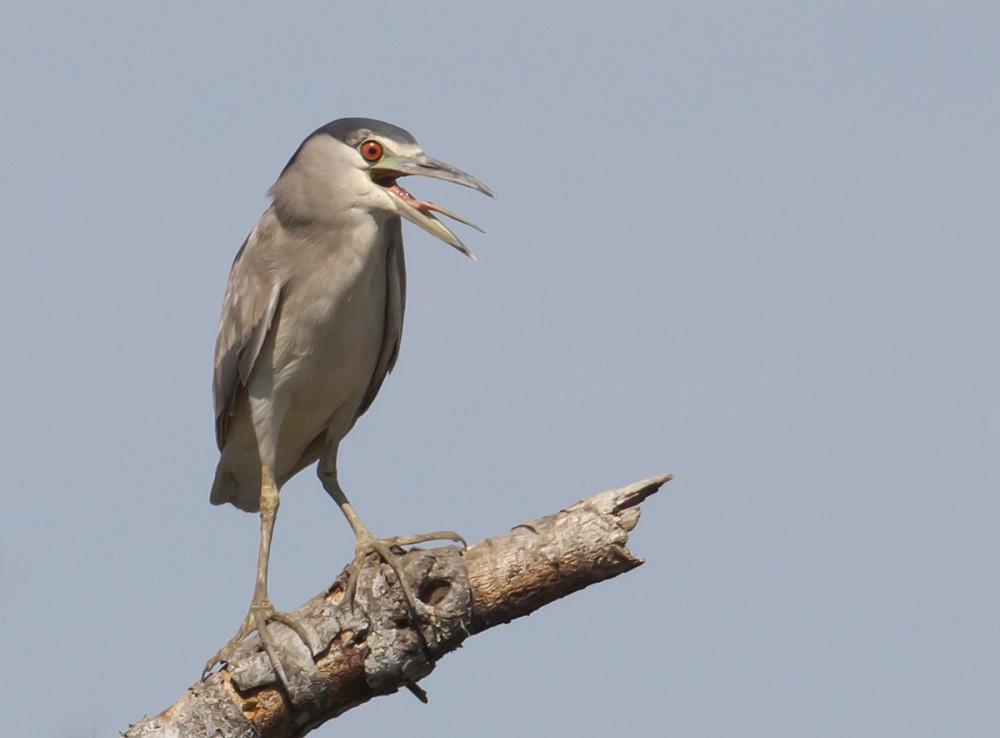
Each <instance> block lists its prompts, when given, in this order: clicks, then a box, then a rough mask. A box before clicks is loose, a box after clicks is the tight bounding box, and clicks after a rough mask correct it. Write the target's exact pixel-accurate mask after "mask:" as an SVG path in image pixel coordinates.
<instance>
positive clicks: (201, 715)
mask: <svg viewBox="0 0 1000 738" xmlns="http://www.w3.org/2000/svg"><path fill="white" fill-rule="evenodd" d="M670 479H671V476H670V475H666V476H662V477H656V478H653V479H647V480H645V481H642V482H637V483H635V484H632V485H630V486H628V487H624V488H622V489H618V490H612V491H609V492H604V493H602V494H599V495H596V496H595V497H591V498H589V499H587V500H583V501H581V502H578V503H576V504H575V505H573V506H571V507H568V508H566V509H565V510H563V511H561V512H558V513H555V514H554V515H549V516H546V517H544V518H541V519H539V520H532V521H529V522H527V523H522V524H521V525H519V526H517V527H515V528H514V529H513V530H511V531H510V532H508V533H505V534H503V535H501V536H497V537H495V538H488V539H486V540H484V541H481V542H479V543H476V544H474V545H472V546H469V548H468V549H465V550H462V549H460V548H458V547H456V546H445V547H441V548H435V549H432V550H413V551H410V552H409V553H407V554H406V555H405V556H404V557H403V562H404V563H403V567H404V572H405V574H406V577H407V579H408V581H409V583H410V585H411V587H412V588H413V591H414V592H416V593H417V596H418V598H419V600H420V603H421V605H422V606H423V608H424V610H425V612H424V613H423V614H422V617H421V618H420V620H421V626H420V631H419V632H418V631H417V630H416V629H415V626H414V624H413V623H412V622H410V621H411V619H410V618H409V617H408V615H407V610H406V607H405V603H404V600H403V596H402V593H401V591H400V589H399V588H398V587H396V586H393V585H394V583H395V574H394V573H393V571H392V569H391V568H390V567H388V566H387V565H385V564H383V563H380V562H378V561H377V560H376V559H375V558H374V557H371V558H370V559H369V563H368V564H367V565H366V566H365V567H364V568H363V569H362V571H361V573H360V575H359V577H358V586H357V593H356V597H355V603H354V607H353V610H352V608H351V607H350V606H349V605H348V603H346V602H344V590H345V586H346V581H347V579H346V574H344V573H342V574H341V575H340V576H339V577H337V579H336V580H334V582H333V584H331V585H330V587H328V588H327V589H326V590H324V591H323V592H321V593H320V594H319V595H317V596H316V597H314V598H313V599H312V600H310V601H309V602H307V603H306V604H304V605H303V606H302V607H300V608H299V609H298V610H296V611H295V616H296V617H297V618H298V619H299V621H300V622H301V623H302V624H303V625H304V626H305V628H306V630H307V631H308V632H309V633H310V634H311V636H312V638H311V640H312V644H310V645H311V651H312V653H310V648H308V647H307V646H306V645H305V644H303V643H302V642H301V641H300V640H299V638H298V637H297V636H296V635H295V634H294V632H292V631H291V630H290V629H289V628H287V627H286V626H284V625H283V624H280V623H272V624H271V625H269V626H268V627H269V628H270V630H271V632H272V633H273V634H274V636H275V639H276V640H277V642H278V644H279V647H280V657H281V661H282V665H283V666H284V669H285V672H286V674H287V677H288V682H289V684H288V688H287V689H284V688H282V687H281V686H280V684H279V683H278V682H277V679H276V677H275V675H274V672H273V670H272V668H271V663H270V660H269V659H268V656H267V654H266V653H264V652H263V651H262V650H260V641H259V638H258V637H256V636H255V637H253V638H251V639H249V640H248V641H247V642H246V643H245V644H243V645H242V646H241V647H240V649H239V650H238V651H237V653H236V655H235V656H234V657H233V659H232V661H231V662H230V663H229V664H228V665H227V667H226V668H225V669H223V670H222V671H220V672H218V673H216V674H212V675H211V676H209V677H208V678H207V679H206V680H204V681H201V682H197V683H196V684H195V685H193V686H192V687H191V688H190V689H189V690H188V691H187V693H186V694H185V695H184V696H183V697H181V698H180V699H179V700H178V701H177V702H176V703H175V704H174V705H173V706H171V707H169V708H167V709H166V710H164V711H163V712H162V713H160V714H159V715H157V716H156V717H154V718H151V719H147V720H142V721H140V722H139V723H137V724H136V725H133V726H132V727H131V728H130V729H129V730H128V732H127V733H125V737H126V738H152V737H153V736H157V737H159V736H162V737H163V738H167V737H171V738H172V737H174V736H184V737H185V738H200V737H202V736H204V737H205V738H208V737H209V736H212V737H216V738H217V737H218V736H226V737H227V738H230V737H231V738H237V737H238V738H258V737H260V738H272V737H273V738H278V737H279V736H280V737H281V738H287V737H291V736H302V735H305V734H306V733H308V732H309V731H310V730H312V729H313V728H315V727H317V726H319V725H321V724H322V723H324V722H326V721H327V720H330V719H331V718H334V717H336V716H337V715H339V714H341V713H342V712H345V711H347V710H349V709H350V708H352V707H354V706H355V705H359V704H361V703H363V702H366V701H368V700H369V699H371V698H372V697H375V696H377V695H381V694H391V693H392V692H395V691H397V690H398V689H399V688H400V687H409V688H410V689H412V690H413V691H414V693H415V694H417V695H418V696H421V695H422V691H421V690H420V688H419V687H417V686H416V682H417V681H418V680H420V679H422V678H423V677H425V676H427V674H429V673H430V672H431V670H432V669H433V668H434V664H435V662H436V661H437V660H438V659H440V658H441V657H442V656H443V655H444V654H446V653H448V652H449V651H452V650H454V649H456V648H458V646H459V645H460V644H461V643H462V641H463V640H465V638H467V637H468V636H470V635H473V634H475V633H479V632H481V631H483V630H486V629H487V628H490V627H492V626H494V625H498V624H500V623H507V622H510V621H511V620H513V619H514V618H518V617H521V616H522V615H527V614H529V613H531V612H533V611H534V610H537V609H538V608H540V607H542V606H543V605H546V604H548V603H549V602H552V601H553V600H556V599H559V598H560V597H564V596H566V595H568V594H570V593H572V592H575V591H577V590H580V589H583V588H584V587H586V586H588V585H590V584H594V583H595V582H600V581H603V580H605V579H609V578H611V577H614V576H617V575H618V574H622V573H623V572H626V571H629V570H630V569H634V568H635V567H637V566H639V565H640V564H642V563H643V560H642V559H641V558H638V557H635V556H633V555H632V554H631V553H630V552H629V550H628V549H627V548H626V543H627V542H628V534H629V531H631V530H632V529H633V528H634V527H635V526H636V524H637V523H638V522H639V508H638V505H639V503H641V502H642V501H643V500H644V499H646V497H648V496H649V495H651V494H653V493H654V492H656V490H657V489H659V488H660V486H661V485H663V484H664V483H665V482H667V481H669V480H670ZM421 634H422V635H421Z"/></svg>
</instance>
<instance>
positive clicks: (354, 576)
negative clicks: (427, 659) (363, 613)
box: [345, 530, 468, 648]
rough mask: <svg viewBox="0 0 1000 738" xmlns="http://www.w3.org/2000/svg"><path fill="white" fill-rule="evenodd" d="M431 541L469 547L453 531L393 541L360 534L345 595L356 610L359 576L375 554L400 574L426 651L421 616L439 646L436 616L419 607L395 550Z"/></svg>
mask: <svg viewBox="0 0 1000 738" xmlns="http://www.w3.org/2000/svg"><path fill="white" fill-rule="evenodd" d="M429 541H454V542H455V543H460V544H461V545H462V548H467V547H468V544H467V543H466V542H465V539H464V538H462V536H460V535H459V534H458V533H455V532H454V531H450V530H440V531H436V532H434V533H422V534H419V535H414V536H393V537H391V538H376V537H375V536H373V535H372V534H371V533H369V532H368V531H366V530H362V531H361V532H360V533H358V540H357V545H356V546H355V554H354V561H352V562H351V563H350V565H348V567H347V571H348V580H347V591H346V593H345V597H346V598H347V602H348V603H349V604H350V606H351V607H352V608H353V607H354V595H355V593H356V592H357V586H358V575H359V574H360V573H361V569H362V567H364V564H365V561H366V560H367V559H368V557H369V556H370V555H371V554H373V553H374V554H377V555H378V557H379V558H380V559H382V561H384V562H385V563H387V564H388V565H389V566H390V567H391V568H392V570H393V571H394V572H395V573H396V579H397V580H398V581H399V587H400V589H401V590H402V591H403V598H404V599H405V601H406V609H407V610H408V611H409V614H410V617H411V618H412V620H413V624H414V626H415V627H414V629H415V630H416V631H417V634H418V635H419V636H420V641H421V643H422V644H423V646H424V647H425V648H426V646H427V642H426V640H425V639H424V633H423V630H421V628H420V619H421V615H423V616H424V618H425V619H426V620H427V622H428V624H429V625H430V626H431V632H432V633H433V634H434V639H435V641H437V642H439V641H440V635H439V633H438V627H437V619H436V617H435V616H434V613H433V612H430V611H428V610H427V608H425V607H422V606H421V605H419V604H418V603H417V597H416V595H415V594H414V593H413V588H412V587H410V585H409V583H408V582H407V581H406V576H405V575H404V573H403V565H402V560H401V556H402V554H401V553H397V552H396V551H394V550H393V549H397V550H400V551H401V549H400V547H401V546H411V545H414V544H417V543H427V542H429ZM403 553H405V552H403Z"/></svg>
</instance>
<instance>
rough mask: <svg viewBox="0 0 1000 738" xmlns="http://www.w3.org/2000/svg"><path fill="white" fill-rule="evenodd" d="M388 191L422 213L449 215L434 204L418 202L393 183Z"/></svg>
mask: <svg viewBox="0 0 1000 738" xmlns="http://www.w3.org/2000/svg"><path fill="white" fill-rule="evenodd" d="M387 189H388V190H389V192H391V193H392V194H394V195H395V196H396V197H398V198H399V199H400V200H403V201H405V202H406V204H407V205H409V206H411V207H413V208H416V209H417V210H419V211H420V212H422V213H426V214H430V213H431V212H436V213H444V214H445V215H447V213H445V211H444V210H442V209H441V208H439V207H438V206H437V205H434V204H433V203H429V202H424V201H423V200H418V199H417V198H415V197H414V196H413V195H411V194H410V193H409V192H407V191H406V190H404V189H403V188H402V187H400V186H399V185H398V184H397V183H395V182H393V183H392V185H390V186H389V187H388V188H387Z"/></svg>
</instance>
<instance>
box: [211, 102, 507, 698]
mask: <svg viewBox="0 0 1000 738" xmlns="http://www.w3.org/2000/svg"><path fill="white" fill-rule="evenodd" d="M407 176H424V177H432V178H435V179H440V180H444V181H446V182H451V183H454V184H458V185H462V186H465V187H469V188H471V189H473V190H477V191H479V192H481V193H483V194H485V195H488V196H490V197H493V198H496V195H495V194H494V193H493V191H492V190H491V189H490V188H489V187H487V186H486V185H485V184H483V183H482V182H480V181H479V180H478V179H476V178H475V177H473V176H472V175H470V174H467V173H465V172H463V171H462V170H460V169H457V168H455V167H453V166H451V165H450V164H446V163H445V162H443V161H440V160H438V159H435V158H433V157H431V156H429V155H427V154H426V153H424V151H423V149H422V148H421V146H420V144H419V143H418V142H417V140H416V139H415V138H414V137H413V135H412V134H410V133H409V132H408V131H406V130H404V129H402V128H400V127H398V126H395V125H392V124H391V123H386V122H383V121H379V120H374V119H371V118H341V119H339V120H335V121H333V122H331V123H328V124H326V125H324V126H322V127H320V128H317V129H316V130H315V131H313V132H312V133H311V134H310V135H308V136H307V137H306V138H305V140H304V141H303V142H302V143H301V145H300V146H299V147H298V149H297V150H296V151H295V153H294V154H293V155H292V157H291V159H290V160H289V161H288V163H287V164H286V165H285V167H284V169H283V170H282V172H281V174H280V175H279V176H278V178H277V180H276V181H275V183H274V184H273V185H272V186H271V188H270V189H269V190H268V195H269V197H270V199H271V202H270V206H269V207H268V208H267V209H266V210H265V212H264V213H263V215H262V216H261V217H260V219H259V220H258V221H257V223H256V225H255V226H254V228H253V230H252V231H251V232H250V235H249V236H247V238H246V240H245V241H244V242H243V245H242V247H241V248H240V249H239V252H238V253H237V255H236V258H235V260H234V262H233V265H232V269H231V271H230V274H229V282H228V284H227V287H226V292H225V298H224V301H223V307H222V316H221V318H220V321H219V330H218V338H217V341H216V347H215V374H214V381H213V396H214V400H215V431H216V441H217V443H218V447H219V451H220V457H219V461H218V464H217V466H216V471H215V479H214V482H213V485H212V490H211V495H210V500H211V502H212V503H213V504H215V505H224V504H227V503H229V504H232V505H234V506H235V507H237V508H239V509H240V510H244V511H247V512H259V513H260V548H259V554H258V559H257V577H256V584H255V587H254V592H253V598H252V600H251V604H250V608H249V611H248V613H247V616H246V618H245V619H244V620H243V622H242V624H241V625H240V627H239V629H238V630H237V632H236V635H235V636H233V638H232V639H231V640H230V641H229V642H228V643H227V644H226V646H224V647H223V648H222V649H221V650H220V651H219V652H218V653H217V654H216V655H215V656H213V657H212V658H211V659H209V661H208V663H207V664H206V665H205V669H204V671H203V677H204V676H206V675H207V674H209V673H210V672H211V671H212V670H213V669H214V667H215V666H216V665H218V664H220V663H228V661H229V659H230V658H231V657H232V655H233V653H234V651H235V650H236V648H237V647H238V646H239V645H240V644H241V643H242V642H243V641H244V640H245V639H246V638H247V637H248V636H250V635H251V634H253V633H254V632H255V631H256V632H258V633H259V635H260V639H261V641H262V643H263V645H264V648H265V650H266V652H267V653H268V655H269V657H270V659H271V662H272V664H273V668H274V670H275V672H276V674H277V675H278V677H279V678H280V679H281V681H282V683H285V684H287V679H286V675H285V672H284V670H283V668H282V665H281V662H280V659H279V658H278V657H277V653H276V648H275V646H274V643H273V641H272V639H271V637H270V635H269V633H268V630H267V623H268V622H274V621H277V622H282V623H285V624H286V625H288V626H289V627H291V628H292V629H293V630H294V631H295V632H296V633H297V634H298V635H299V637H300V638H301V639H302V640H303V641H304V642H305V643H306V644H307V645H308V644H309V639H308V637H307V634H306V633H305V631H304V629H303V628H302V626H301V624H300V623H298V621H297V620H296V619H295V618H294V617H293V616H291V615H290V614H289V613H285V612H280V611H278V610H276V609H275V607H274V605H273V604H272V602H271V599H270V597H269V595H268V589H267V584H268V561H269V557H270V550H271V538H272V534H273V531H274V523H275V519H276V517H277V512H278V506H279V502H280V497H279V493H280V490H281V487H282V485H284V484H285V482H287V481H288V480H289V479H290V478H291V477H292V476H294V475H295V474H297V473H298V472H300V471H302V470H303V469H305V468H307V467H309V466H311V465H313V464H316V472H317V475H318V476H319V479H320V482H321V483H322V486H323V488H324V489H325V490H326V492H327V493H328V494H329V495H330V496H331V497H332V498H333V500H334V501H335V502H336V503H337V505H338V506H339V507H340V509H341V511H342V512H343V514H344V516H345V517H346V518H347V522H348V524H349V525H350V526H351V529H352V530H353V531H354V534H355V538H356V541H355V557H354V560H353V561H352V563H351V564H350V565H349V567H348V570H349V572H350V578H349V582H350V584H349V586H348V588H347V592H348V594H349V596H350V597H351V598H352V599H353V593H354V591H355V590H354V586H355V584H356V582H357V573H358V571H359V570H360V567H361V565H362V564H363V563H364V561H365V560H366V559H367V558H368V556H370V555H371V554H377V555H378V556H379V557H381V559H382V560H384V561H385V562H386V563H388V564H389V565H390V566H391V567H392V568H393V569H394V570H395V571H396V574H397V579H398V581H399V584H400V586H401V587H402V589H403V593H404V596H405V601H406V603H407V605H408V607H409V609H410V611H411V614H413V615H414V617H416V601H415V599H414V596H413V593H412V592H411V591H410V588H409V587H408V585H407V584H406V582H405V581H404V578H403V577H402V575H401V571H400V568H399V562H398V560H397V559H398V556H397V554H396V553H394V551H393V550H392V549H393V548H395V547H397V546H405V545H411V544H415V543H423V542H427V541H433V540H451V541H456V542H460V543H463V544H464V541H463V540H462V538H461V536H459V535H458V534H457V533H455V532H453V531H437V532H434V533H426V534H420V535H413V536H397V537H393V538H377V537H376V536H374V535H373V534H372V533H371V532H370V531H369V529H368V528H367V527H366V526H365V524H364V523H362V521H361V518H360V517H359V516H358V514H357V512H356V511H355V510H354V507H353V506H352V505H351V503H350V502H349V501H348V499H347V496H346V495H345V494H344V491H343V489H342V488H341V486H340V483H339V482H338V480H337V452H338V448H339V446H340V443H341V441H342V440H343V439H344V437H345V436H346V435H347V434H348V432H349V431H350V430H351V429H352V428H353V427H354V424H355V423H356V422H357V421H358V418H360V417H361V416H362V415H363V414H364V413H365V411H367V410H368V408H369V407H370V406H371V404H372V402H373V401H374V400H375V396H376V395H377V394H378V392H379V389H380V388H381V387H382V383H383V381H384V380H385V378H386V376H387V375H388V374H389V372H391V371H392V369H393V367H394V366H395V364H396V359H397V357H398V355H399V347H400V339H401V338H402V331H403V312H404V307H405V303H406V270H405V265H404V259H403V237H402V219H406V220H408V221H410V222H411V223H414V224H416V225H418V226H419V227H420V228H422V229H424V230H425V231H427V232H428V233H430V234H432V235H433V236H435V237H437V238H438V239H440V240H441V241H443V242H444V243H446V244H448V245H450V246H452V247H454V248H455V249H457V250H458V251H460V252H461V253H463V254H465V255H466V256H468V257H470V258H471V259H473V260H475V256H474V255H473V254H472V252H471V251H470V250H469V249H468V248H467V247H466V246H465V244H464V243H463V242H462V241H461V239H459V237H458V236H457V235H455V233H453V232H452V231H451V229H450V228H448V227H447V226H446V225H444V223H442V221H441V220H439V219H438V218H437V217H436V216H435V213H437V214H440V215H444V216H447V217H449V218H452V219H454V220H456V221H458V222H461V223H464V224H465V225H468V226H470V227H472V228H475V229H476V230H478V231H480V232H482V229H481V228H479V226H477V225H475V224H474V223H472V222H470V221H468V220H465V219H464V218H461V217H459V216H457V215H455V214H454V213H451V212H449V211H448V210H445V209H444V208H442V207H440V206H438V205H435V204H433V203H430V202H425V201H422V200H419V199H417V198H415V197H414V196H413V195H411V194H410V193H409V192H407V191H406V190H405V189H404V188H403V187H402V186H401V185H400V184H399V180H400V179H401V178H403V177H407ZM317 462H318V463H317Z"/></svg>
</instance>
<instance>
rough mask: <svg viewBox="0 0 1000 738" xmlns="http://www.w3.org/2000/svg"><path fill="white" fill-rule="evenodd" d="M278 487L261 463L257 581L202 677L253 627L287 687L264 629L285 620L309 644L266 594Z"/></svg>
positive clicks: (298, 625)
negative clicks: (242, 614) (237, 621)
mask: <svg viewBox="0 0 1000 738" xmlns="http://www.w3.org/2000/svg"><path fill="white" fill-rule="evenodd" d="M279 504H280V499H279V496H278V487H277V485H276V484H275V482H274V478H273V476H271V473H270V470H269V469H267V468H266V467H264V466H262V468H261V484H260V553H259V554H258V557H257V582H256V585H255V586H254V591H253V599H252V600H251V601H250V611H249V612H248V613H247V616H246V617H245V618H244V619H243V623H242V624H241V625H240V628H239V630H238V631H236V635H235V636H233V638H232V639H231V640H230V641H229V643H227V644H226V645H225V646H224V647H223V648H222V650H220V651H219V652H218V653H217V654H215V656H213V657H212V658H210V659H209V660H208V663H206V664H205V670H204V672H203V673H202V678H204V677H205V676H206V675H207V674H208V673H209V672H210V671H211V670H212V669H213V668H214V667H215V666H216V664H218V663H220V662H228V661H229V659H230V658H232V655H233V652H234V651H236V649H237V647H239V645H240V644H241V643H242V642H243V641H244V640H245V639H246V638H247V636H249V635H250V634H252V633H253V632H254V631H257V632H258V633H259V634H260V639H261V642H262V643H263V644H264V650H265V651H266V652H267V655H268V657H269V658H270V659H271V665H272V666H273V667H274V671H275V673H276V674H277V675H278V678H279V679H280V680H281V683H282V684H283V685H285V686H286V687H287V685H288V679H287V677H286V675H285V670H284V668H283V667H282V665H281V660H280V659H279V658H278V650H277V647H276V645H275V643H274V639H273V638H272V637H271V634H270V632H269V631H268V629H267V623H268V622H274V621H276V622H279V623H284V624H285V625H287V626H288V627H289V628H291V629H292V630H294V631H295V632H296V633H297V634H298V636H299V638H301V639H302V642H303V643H305V644H306V647H307V648H309V647H310V646H309V636H308V634H307V633H306V631H305V629H304V628H303V627H302V625H301V623H299V622H298V620H296V619H295V618H294V617H292V616H291V615H289V614H288V613H284V612H278V611H277V610H275V609H274V605H273V604H271V598H270V597H269V596H268V594H267V567H268V563H269V561H270V558H271V537H272V536H273V535H274V521H275V519H276V518H277V516H278V505H279Z"/></svg>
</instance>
